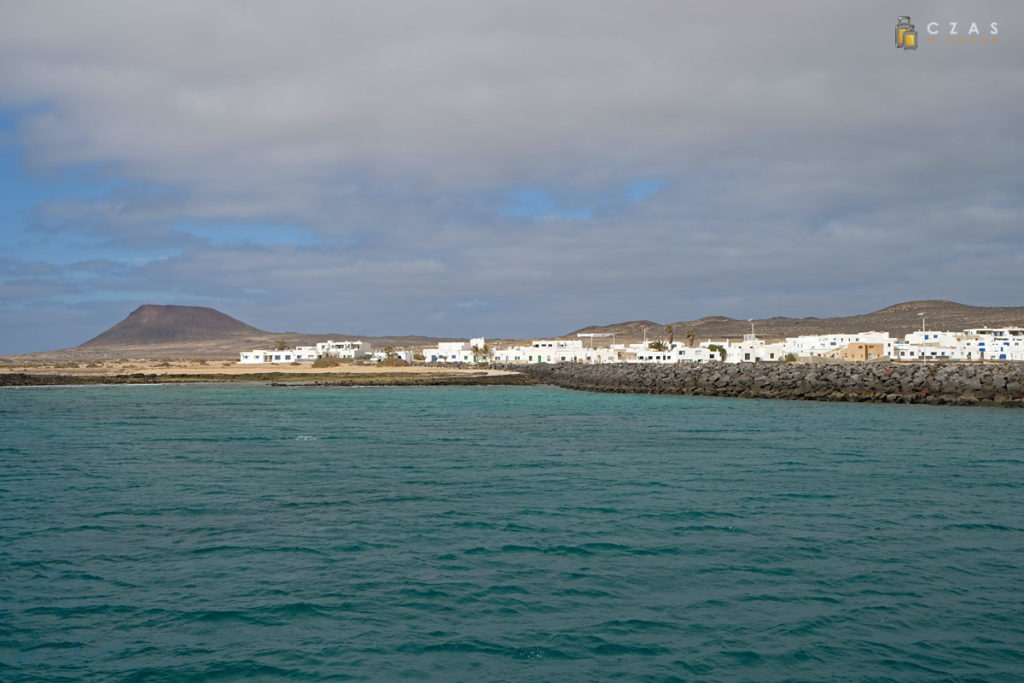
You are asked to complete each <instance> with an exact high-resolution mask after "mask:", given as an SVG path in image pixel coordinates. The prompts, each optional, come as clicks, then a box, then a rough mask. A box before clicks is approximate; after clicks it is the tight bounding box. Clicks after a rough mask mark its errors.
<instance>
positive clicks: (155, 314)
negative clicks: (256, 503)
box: [19, 305, 449, 362]
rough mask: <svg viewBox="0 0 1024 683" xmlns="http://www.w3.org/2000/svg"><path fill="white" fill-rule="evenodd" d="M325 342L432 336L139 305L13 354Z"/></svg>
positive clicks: (202, 351)
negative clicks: (53, 343)
mask: <svg viewBox="0 0 1024 683" xmlns="http://www.w3.org/2000/svg"><path fill="white" fill-rule="evenodd" d="M325 339H338V340H343V339H362V340H364V341H367V342H369V343H370V344H373V346H374V347H376V348H382V347H385V346H394V347H399V348H401V347H404V348H415V347H417V346H419V347H424V346H431V345H433V344H436V343H437V342H439V341H449V339H447V338H445V339H438V338H436V337H424V336H416V335H404V336H403V335H396V336H385V337H370V336H365V335H363V336H360V335H351V334H309V333H299V332H266V331H264V330H260V329H258V328H255V327H252V326H251V325H246V324H245V323H243V322H241V321H240V320H237V319H235V318H232V317H231V316H229V315H225V314H224V313H221V312H220V311H217V310H215V309H213V308H207V307H204V306H156V305H146V306H140V307H138V308H137V309H135V310H134V311H132V312H131V313H130V314H129V315H128V317H127V318H125V319H124V320H122V321H121V322H119V323H118V324H116V325H114V326H113V327H111V328H110V329H108V330H106V331H105V332H103V333H102V334H100V335H98V336H96V337H94V338H93V339H90V340H89V341H87V342H85V343H84V344H81V345H79V346H76V347H74V348H71V349H61V350H59V351H45V352H40V353H32V354H19V356H20V357H21V359H22V360H26V359H27V360H38V361H40V362H46V361H50V360H53V359H59V360H68V361H86V360H106V359H125V358H150V359H154V358H155V359H168V360H170V359H182V358H185V359H196V358H203V359H215V358H220V359H228V358H234V359H237V358H238V353H239V352H240V351H244V350H250V349H272V348H274V346H275V344H276V343H277V342H278V341H283V342H284V343H285V344H286V345H288V346H289V347H291V346H297V345H312V344H314V343H316V342H319V341H323V340H325Z"/></svg>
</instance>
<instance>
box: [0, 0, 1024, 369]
mask: <svg viewBox="0 0 1024 683" xmlns="http://www.w3.org/2000/svg"><path fill="white" fill-rule="evenodd" d="M894 7H896V6H895V5H893V4H892V3H891V2H857V3H853V2H820V1H818V0H813V1H812V0H808V1H806V2H785V1H783V2H778V1H775V2H771V3H766V2H734V3H719V2H710V1H709V2H685V1H682V0H677V1H673V2H669V1H655V0H630V1H629V2H622V1H616V2H602V1H599V0H585V1H584V0H580V1H568V0H566V1H559V0H541V1H537V2H534V1H531V0H516V1H514V2H513V1H497V2H489V1H481V0H465V1H461V0H458V1H449V0H433V1H431V2H420V1H411V0H410V1H407V2H400V1H399V2H387V3H384V2H377V1H366V2H363V1H344V2H337V1H334V0H330V1H324V2H315V1H310V2H306V1H297V2H295V1H292V2H262V3H261V2H220V3H209V2H205V1H202V2H199V1H196V2H189V1H182V0H176V1H175V2H136V1H132V2H128V1H127V0H126V1H124V2H102V1H94V2H89V3H82V2H64V3H61V2H49V1H47V0H41V1H39V0H34V1H33V2H21V1H20V0H0V353H18V352H28V351H37V350H44V349H53V348H61V347H67V346H72V345H75V344H78V343H80V342H82V341H85V340H86V339H88V338H90V337H92V336H94V335H95V334H97V333H99V332H100V331H102V330H103V329H105V328H106V327H108V326H110V325H112V324H114V323H116V322H118V321H119V320H120V319H122V318H123V317H124V316H125V315H127V314H128V313H129V312H130V311H131V310H132V309H134V308H135V307H136V306H138V305H140V304H144V303H174V304H189V305H203V306H213V307H215V308H217V309H219V310H221V311H224V312H225V313H228V314H230V315H233V316H235V317H237V318H240V319H241V320H243V321H245V322H247V323H249V324H252V325H255V326H257V327H261V328H263V329H268V330H272V331H285V330H298V331H305V332H321V331H322V332H327V331H334V332H343V333H353V334H366V335H376V334H429V335H443V336H469V335H474V336H475V335H486V336H488V337H509V336H531V335H554V334H561V333H565V332H568V331H570V330H572V329H575V328H578V327H581V326H584V325H587V324H606V323H613V322H620V321H624V320H632V319H638V318H649V319H653V320H656V321H661V322H669V321H675V320H681V319H693V318H697V317H701V316H705V315H717V314H721V315H729V316H733V317H738V318H747V317H765V316H771V315H790V316H806V315H816V316H826V315H837V314H855V313H863V312H868V311H871V310H875V309H878V308H881V307H884V306H887V305H889V304H892V303H896V302H900V301H906V300H911V299H923V298H943V299H952V300H955V301H960V302H963V303H970V304H976V305H1021V304H1024V296H1022V293H1024V220H1022V219H1024V123H1022V121H1024V68H1022V65H1024V4H1021V3H1018V2H999V3H995V2H993V3H985V2H971V3H967V2H956V3H954V2H918V1H912V0H904V1H903V2H902V4H901V5H899V7H897V8H896V9H893V8H894ZM897 14H909V15H911V17H912V19H913V21H914V23H915V24H916V26H917V30H918V32H919V34H920V35H921V41H922V45H921V48H920V49H919V50H917V51H916V52H909V51H903V50H898V49H896V48H895V47H894V45H893V27H894V24H895V20H896V15H897ZM930 21H936V22H939V23H938V24H936V25H935V26H936V31H937V33H936V36H935V37H936V38H937V40H936V42H935V43H934V44H929V43H927V42H926V38H927V37H928V34H927V30H926V24H927V23H928V22H930ZM951 21H956V22H958V28H957V30H958V34H959V35H960V36H963V37H964V38H965V42H964V43H963V44H959V43H957V42H956V39H955V38H954V44H952V45H949V44H948V43H947V39H948V38H949V36H948V33H949V30H950V27H949V22H951ZM993 21H994V22H998V31H999V32H998V35H997V36H996V39H997V40H996V44H995V45H993V44H991V42H990V41H988V40H986V42H985V44H981V43H980V41H979V44H974V45H972V44H969V42H968V41H967V40H966V39H967V38H968V37H970V36H968V31H969V28H970V23H971V22H975V23H977V24H978V27H979V31H980V34H981V36H982V37H984V38H986V39H988V38H989V33H990V30H991V28H990V26H989V25H990V23H991V22H993Z"/></svg>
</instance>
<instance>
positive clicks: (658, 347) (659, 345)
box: [647, 341, 668, 351]
mask: <svg viewBox="0 0 1024 683" xmlns="http://www.w3.org/2000/svg"><path fill="white" fill-rule="evenodd" d="M647 348H649V349H650V350H651V351H667V350H668V347H667V346H665V342H663V341H652V342H651V343H650V344H648V345H647Z"/></svg>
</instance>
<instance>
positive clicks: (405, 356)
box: [370, 351, 413, 363]
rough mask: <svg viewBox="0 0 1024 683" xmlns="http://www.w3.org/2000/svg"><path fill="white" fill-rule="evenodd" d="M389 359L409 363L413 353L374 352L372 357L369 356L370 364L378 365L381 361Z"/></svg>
mask: <svg viewBox="0 0 1024 683" xmlns="http://www.w3.org/2000/svg"><path fill="white" fill-rule="evenodd" d="M389 357H390V358H397V359H399V360H404V361H405V362H406V363H411V362H412V357H413V353H412V351H391V352H388V351H374V352H373V355H372V356H370V362H371V363H379V362H381V361H383V360H387V359H388V358H389Z"/></svg>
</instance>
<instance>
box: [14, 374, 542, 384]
mask: <svg viewBox="0 0 1024 683" xmlns="http://www.w3.org/2000/svg"><path fill="white" fill-rule="evenodd" d="M211 382H214V383H244V382H257V383H262V384H270V385H273V386H325V387H330V386H338V387H352V386H522V385H530V384H540V383H541V382H540V381H539V380H537V379H534V378H533V377H530V376H529V375H523V374H519V373H511V372H508V373H500V374H497V373H487V372H471V371H461V372H430V373H426V372H424V373H390V372H380V373H361V372H360V373H289V372H257V373H232V374H221V373H209V374H206V373H190V374H156V373H133V374H117V375H99V374H95V375H92V374H91V375H62V374H44V373H3V374H0V387H16V386H21V387H28V386H83V385H98V384H191V383H195V384H198V383H211Z"/></svg>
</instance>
